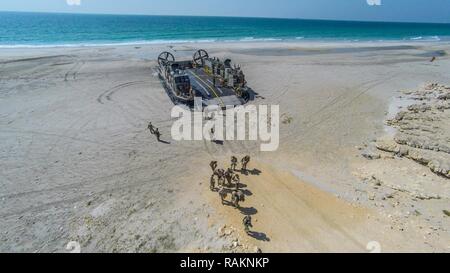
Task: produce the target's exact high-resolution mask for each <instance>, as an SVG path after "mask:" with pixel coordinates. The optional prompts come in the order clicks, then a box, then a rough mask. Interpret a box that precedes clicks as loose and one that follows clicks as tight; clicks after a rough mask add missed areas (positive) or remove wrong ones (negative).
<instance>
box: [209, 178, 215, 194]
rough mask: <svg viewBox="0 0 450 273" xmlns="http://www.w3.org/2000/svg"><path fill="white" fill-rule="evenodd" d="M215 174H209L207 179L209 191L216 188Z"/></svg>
mask: <svg viewBox="0 0 450 273" xmlns="http://www.w3.org/2000/svg"><path fill="white" fill-rule="evenodd" d="M215 176H216V175H215V174H213V175H211V178H210V179H209V188H210V189H211V191H214V190H215V189H216V179H215Z"/></svg>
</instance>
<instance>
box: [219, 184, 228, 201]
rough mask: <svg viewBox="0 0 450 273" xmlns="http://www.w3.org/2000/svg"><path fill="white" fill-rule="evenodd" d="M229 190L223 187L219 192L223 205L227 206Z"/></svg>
mask: <svg viewBox="0 0 450 273" xmlns="http://www.w3.org/2000/svg"><path fill="white" fill-rule="evenodd" d="M227 195H228V194H227V190H226V189H225V188H224V187H221V188H220V190H219V196H220V200H221V201H222V205H225V199H226V198H227Z"/></svg>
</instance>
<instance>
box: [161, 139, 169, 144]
mask: <svg viewBox="0 0 450 273" xmlns="http://www.w3.org/2000/svg"><path fill="white" fill-rule="evenodd" d="M158 142H160V143H162V144H170V142H168V141H165V140H161V139H160V140H158Z"/></svg>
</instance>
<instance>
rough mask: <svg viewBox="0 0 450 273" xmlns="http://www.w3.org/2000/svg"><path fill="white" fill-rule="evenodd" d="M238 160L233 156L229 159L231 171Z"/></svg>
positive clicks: (234, 168)
mask: <svg viewBox="0 0 450 273" xmlns="http://www.w3.org/2000/svg"><path fill="white" fill-rule="evenodd" d="M237 162H238V159H237V158H236V157H235V156H232V157H231V169H232V170H233V171H235V170H236V167H237Z"/></svg>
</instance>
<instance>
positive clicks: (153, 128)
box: [147, 122, 155, 135]
mask: <svg viewBox="0 0 450 273" xmlns="http://www.w3.org/2000/svg"><path fill="white" fill-rule="evenodd" d="M147 128H148V129H149V130H150V134H152V135H154V134H155V127H153V124H152V123H151V122H149V123H148V126H147Z"/></svg>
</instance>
